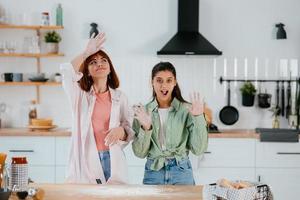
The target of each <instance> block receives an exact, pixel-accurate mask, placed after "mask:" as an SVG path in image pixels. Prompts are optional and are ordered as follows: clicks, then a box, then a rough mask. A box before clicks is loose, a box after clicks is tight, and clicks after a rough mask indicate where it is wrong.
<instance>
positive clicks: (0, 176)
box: [0, 163, 9, 192]
mask: <svg viewBox="0 0 300 200" xmlns="http://www.w3.org/2000/svg"><path fill="white" fill-rule="evenodd" d="M8 179H9V172H8V167H7V165H6V164H5V163H4V165H1V164H0V188H3V191H4V192H7V190H8V185H9V180H8Z"/></svg>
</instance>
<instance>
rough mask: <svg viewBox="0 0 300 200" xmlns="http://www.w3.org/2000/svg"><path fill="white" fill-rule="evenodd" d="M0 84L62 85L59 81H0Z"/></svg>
mask: <svg viewBox="0 0 300 200" xmlns="http://www.w3.org/2000/svg"><path fill="white" fill-rule="evenodd" d="M0 85H6V86H41V85H46V86H60V85H61V83H59V82H31V81H29V82H0Z"/></svg>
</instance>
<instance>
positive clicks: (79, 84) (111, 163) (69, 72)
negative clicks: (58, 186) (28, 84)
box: [61, 33, 133, 183]
mask: <svg viewBox="0 0 300 200" xmlns="http://www.w3.org/2000/svg"><path fill="white" fill-rule="evenodd" d="M104 40H105V38H104V34H103V33H100V34H99V35H97V36H96V37H95V38H92V39H90V40H89V42H88V45H87V47H86V49H85V50H84V52H83V53H82V54H80V55H78V56H77V57H76V58H74V59H73V60H72V62H71V63H66V64H62V66H61V70H62V74H63V87H64V89H65V92H66V94H67V96H68V97H69V100H70V102H71V106H72V114H73V125H72V139H71V151H70V158H69V163H68V170H67V182H71V183H106V182H110V183H125V182H126V175H127V164H126V160H125V157H124V153H123V148H124V146H125V145H126V144H127V143H128V141H130V140H131V139H132V136H133V132H132V129H131V122H132V120H131V118H130V116H131V115H130V114H129V107H128V101H127V98H126V96H125V95H124V93H122V92H121V91H120V90H117V88H118V87H119V79H118V76H117V74H116V72H115V70H114V67H113V64H112V62H111V60H110V58H109V56H108V55H107V54H106V53H105V52H104V51H103V50H101V47H102V44H103V42H104Z"/></svg>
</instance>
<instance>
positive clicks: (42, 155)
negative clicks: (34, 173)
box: [0, 136, 55, 166]
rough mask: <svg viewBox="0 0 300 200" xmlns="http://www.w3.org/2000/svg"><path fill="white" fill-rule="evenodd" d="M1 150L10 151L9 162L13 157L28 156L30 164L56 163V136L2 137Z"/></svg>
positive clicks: (0, 140) (0, 139) (0, 141)
mask: <svg viewBox="0 0 300 200" xmlns="http://www.w3.org/2000/svg"><path fill="white" fill-rule="evenodd" d="M0 152H7V153H8V160H7V162H8V163H10V162H11V157H14V156H24V157H27V161H28V164H29V165H39V166H41V165H45V166H47V165H52V166H54V165H55V154H54V152H55V138H54V137H36V136H35V137H9V136H7V137H2V136H1V137H0Z"/></svg>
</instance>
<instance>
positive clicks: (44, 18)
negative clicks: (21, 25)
mask: <svg viewBox="0 0 300 200" xmlns="http://www.w3.org/2000/svg"><path fill="white" fill-rule="evenodd" d="M41 25H42V26H49V25H50V16H49V13H48V12H42V21H41Z"/></svg>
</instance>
